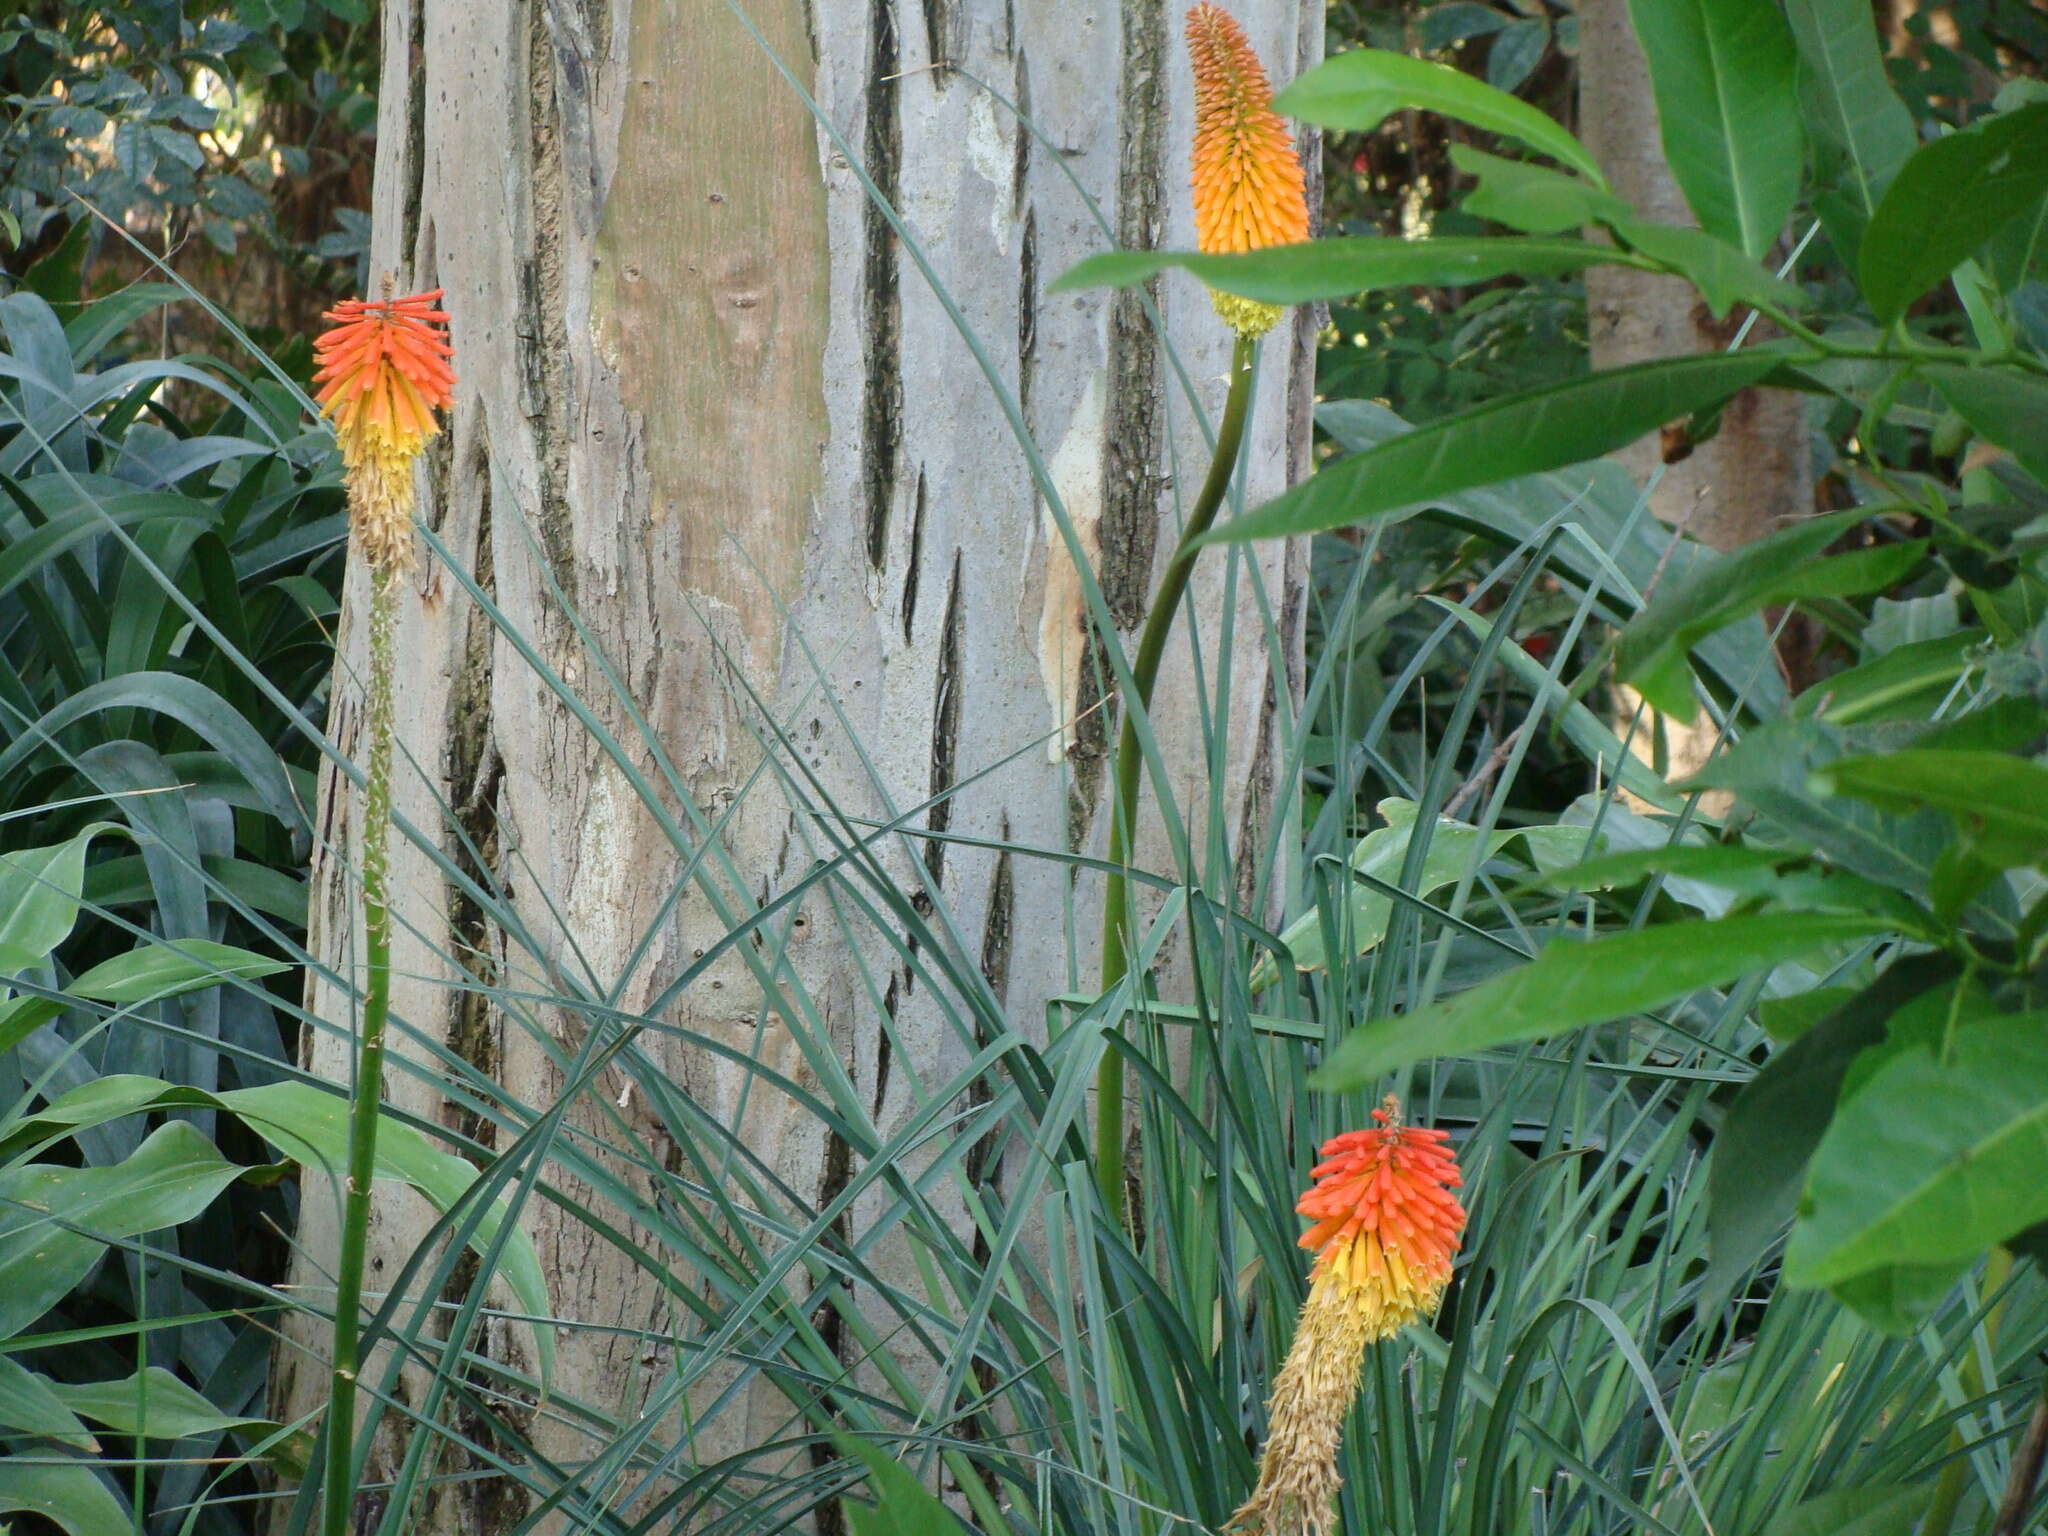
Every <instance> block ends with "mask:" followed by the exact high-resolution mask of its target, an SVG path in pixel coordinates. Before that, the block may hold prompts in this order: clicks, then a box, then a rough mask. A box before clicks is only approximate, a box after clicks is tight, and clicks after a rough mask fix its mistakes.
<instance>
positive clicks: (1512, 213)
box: [1451, 144, 1635, 235]
mask: <svg viewBox="0 0 2048 1536" xmlns="http://www.w3.org/2000/svg"><path fill="white" fill-rule="evenodd" d="M1451 164H1452V165H1454V166H1456V167H1457V168H1458V169H1459V170H1461V171H1463V172H1464V173H1465V174H1466V175H1467V176H1474V177H1477V178H1478V180H1479V185H1478V186H1476V187H1474V188H1473V189H1472V191H1471V192H1470V193H1468V194H1467V195H1466V197H1465V201H1464V204H1463V207H1464V209H1465V211H1466V212H1467V213H1469V214H1471V215H1472V216H1473V217H1474V218H1479V219H1491V220H1493V222H1494V223H1496V224H1505V225H1507V227H1508V228H1510V229H1519V230H1522V231H1524V232H1525V233H1528V234H1532V235H1556V234H1562V233H1563V232H1564V231H1566V230H1568V229H1584V228H1585V227H1586V226H1587V225H1589V224H1606V223H1611V222H1612V221H1614V220H1617V219H1630V218H1633V217H1634V216H1635V210H1634V209H1632V208H1630V207H1629V205H1628V204H1627V203H1625V202H1623V201H1622V200H1621V199H1620V198H1618V197H1616V196H1615V195H1614V194H1613V193H1612V192H1609V191H1607V190H1606V189H1605V188H1604V187H1598V186H1595V185H1594V184H1593V183H1592V182H1590V181H1587V180H1585V179H1584V178H1582V177H1578V176H1572V175H1568V174H1567V173H1565V172H1563V171H1553V170H1551V169H1550V168H1549V167H1548V166H1543V165H1530V164H1529V163H1528V162H1526V161H1522V160H1507V159H1503V158H1502V157H1501V156H1499V155H1489V154H1488V153H1486V151H1485V150H1483V149H1474V148H1473V147H1472V146H1471V145H1469V144H1453V145H1452V146H1451Z"/></svg>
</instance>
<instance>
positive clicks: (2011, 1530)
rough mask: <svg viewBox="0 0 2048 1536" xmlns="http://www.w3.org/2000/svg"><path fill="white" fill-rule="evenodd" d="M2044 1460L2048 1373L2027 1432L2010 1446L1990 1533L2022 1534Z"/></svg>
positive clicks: (2047, 1450)
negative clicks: (2009, 1466) (2002, 1491)
mask: <svg viewBox="0 0 2048 1536" xmlns="http://www.w3.org/2000/svg"><path fill="white" fill-rule="evenodd" d="M2043 1461H2048V1377H2044V1378H2043V1379H2042V1383H2041V1399H2040V1401H2039V1402H2037V1403H2035V1404H2034V1414H2033V1417H2032V1418H2030V1419H2028V1420H2027V1432H2026V1434H2025V1435H2023V1436H2022V1437H2021V1439H2020V1443H2019V1444H2018V1446H2016V1447H2015V1448H2014V1450H2013V1453H2012V1469H2011V1470H2010V1471H2009V1472H2007V1473H2006V1477H2005V1497H2004V1498H2002V1499H2000V1500H1999V1501H1998V1519H1997V1520H1996V1521H1994V1522H1993V1523H1992V1526H1991V1536H2025V1531H2026V1526H2027V1511H2028V1510H2029V1509H2030V1508H2032V1507H2033V1503H2034V1489H2035V1488H2036V1487H2038V1486H2039V1485H2040V1482H2041V1463H2042V1462H2043Z"/></svg>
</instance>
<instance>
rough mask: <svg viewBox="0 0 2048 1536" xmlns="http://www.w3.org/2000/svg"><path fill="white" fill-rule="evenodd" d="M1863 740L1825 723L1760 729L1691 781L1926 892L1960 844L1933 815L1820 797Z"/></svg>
mask: <svg viewBox="0 0 2048 1536" xmlns="http://www.w3.org/2000/svg"><path fill="white" fill-rule="evenodd" d="M1863 739H1864V738H1863V737H1862V736H1861V735H1858V734H1856V733H1855V732H1853V731H1852V730H1849V729H1845V728H1842V727H1838V726H1832V725H1829V724H1827V723H1825V722H1823V721H1819V720H1772V721H1768V722H1767V723H1765V724H1763V725H1760V726H1753V727H1751V728H1750V729H1749V730H1748V731H1746V732H1744V733H1743V736H1742V739H1741V740H1740V741H1737V742H1736V743H1735V744H1734V745H1733V746H1730V747H1726V748H1724V749H1723V750H1722V751H1721V752H1720V753H1718V754H1717V755H1716V756H1715V757H1713V758H1712V759H1711V760H1710V761H1709V762H1708V763H1707V764H1706V765H1705V766H1704V767H1702V768H1700V769H1699V770H1698V771H1697V772H1695V773H1694V774H1693V775H1692V777H1691V778H1690V779H1688V780H1687V781H1686V784H1687V786H1688V787H1691V788H1698V789H1726V790H1732V791H1733V792H1734V794H1735V796H1736V799H1737V801H1738V802H1739V803H1740V804H1741V805H1742V806H1743V807H1745V808H1746V809H1749V810H1754V811H1758V812H1761V813H1762V814H1763V815H1764V816H1766V817H1768V818H1769V819H1770V821H1771V822H1772V823H1774V824H1775V825H1776V826H1777V827H1778V828H1780V829H1781V830H1782V831H1783V832H1784V833H1786V834H1788V835H1789V836H1790V837H1791V838H1793V839H1794V840H1796V841H1797V842H1799V843H1800V844H1802V845H1804V846H1805V847H1808V848H1812V849H1815V850H1817V851H1819V852H1821V853H1823V854H1825V855H1826V856H1827V857H1828V858H1829V859H1830V860H1831V861H1833V862H1834V863H1835V864H1838V865H1840V866H1841V867H1843V868H1844V869H1848V870H1851V871H1853V872H1855V873H1856V874H1859V875H1862V876H1864V877H1865V878H1866V879H1870V880H1875V881H1877V882H1879V883H1880V884H1882V885H1888V886H1892V887H1894V888H1896V889H1897V890H1900V891H1904V892H1909V893H1923V892H1925V891H1926V890H1927V888H1928V883H1929V881H1930V879H1931V878H1932V876H1933V872H1934V864H1935V860H1936V859H1937V858H1939V857H1940V854H1941V850H1942V849H1943V848H1945V847H1947V846H1948V845H1949V844H1950V843H1951V842H1953V841H1954V835H1953V833H1952V832H1951V830H1950V828H1949V825H1948V823H1947V822H1946V820H1945V819H1944V818H1942V817H1940V816H1937V815H1934V814H1933V813H1931V812H1920V813H1917V814H1915V815H1912V816H1895V815H1892V814H1890V813H1888V812H1885V811H1881V810H1879V809H1878V808H1877V807H1875V806H1873V805H1868V804H1865V803H1863V802H1861V801H1857V800H1850V799H1844V798H1843V797H1842V796H1840V795H1833V794H1825V793H1820V792H1817V783H1816V779H1815V775H1816V773H1817V772H1818V771H1819V770H1821V769H1824V768H1826V767H1827V766H1829V765H1830V764H1832V763H1834V762H1836V761H1837V760H1839V759H1841V758H1843V757H1848V756H1854V755H1856V753H1857V752H1858V751H1859V749H1860V747H1861V745H1862V742H1863Z"/></svg>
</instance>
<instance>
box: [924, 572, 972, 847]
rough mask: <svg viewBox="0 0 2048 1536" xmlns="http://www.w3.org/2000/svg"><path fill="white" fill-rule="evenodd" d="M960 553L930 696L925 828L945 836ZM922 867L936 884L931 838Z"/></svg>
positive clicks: (957, 685)
mask: <svg viewBox="0 0 2048 1536" xmlns="http://www.w3.org/2000/svg"><path fill="white" fill-rule="evenodd" d="M960 570H961V562H960V551H959V550H957V549H956V550H954V551H953V573H952V575H951V576H949V577H948V578H947V579H946V608H945V618H944V619H943V620H942V621H941V624H940V634H939V669H938V680H937V682H936V684H935V691H934V694H933V698H932V751H931V763H932V766H931V781H930V782H931V798H932V799H933V800H934V801H935V802H937V803H936V804H934V805H933V806H932V808H931V812H930V814H929V816H928V817H927V818H926V821H925V825H926V826H927V827H929V828H930V829H931V830H932V831H934V832H941V833H943V832H945V831H946V830H947V829H948V828H949V827H951V826H952V825H953V802H952V801H951V800H950V799H945V798H941V797H942V796H945V795H946V794H947V793H948V791H950V790H951V789H952V787H953V774H954V772H955V765H956V764H957V762H958V760H959V754H960V706H961V695H962V693H963V692H964V691H965V689H964V687H963V679H962V678H961V675H960V653H961V648H962V647H963V646H964V645H965V643H966V640H967V630H966V624H967V619H966V615H965V614H964V613H963V612H962V611H961V606H960V594H961V587H962V585H963V584H962V582H961V579H960ZM924 865H925V868H926V869H927V870H929V871H930V872H931V877H932V884H933V885H938V884H940V883H941V882H942V881H943V880H944V879H945V874H946V845H945V843H944V842H942V841H941V840H940V839H938V838H932V839H931V840H929V841H928V842H926V844H925V846H924Z"/></svg>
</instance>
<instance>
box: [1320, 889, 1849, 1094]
mask: <svg viewBox="0 0 2048 1536" xmlns="http://www.w3.org/2000/svg"><path fill="white" fill-rule="evenodd" d="M1887 926H1888V925H1886V924H1884V923H1882V922H1880V921H1878V920H1876V919H1874V918H1870V917H1864V916H1861V915H1850V914H1836V913H1823V912H1779V913H1772V914H1770V915H1769V916H1764V917H1727V918H1722V919H1720V920H1718V921H1715V922H1699V923H1682V924H1674V925H1672V926H1670V927H1666V928H1647V929H1643V930H1641V931H1639V932H1634V933H1622V934H1616V935H1614V936H1613V937H1611V938H1604V939H1594V940H1592V941H1590V942H1583V941H1579V940H1575V939H1561V940H1556V941H1553V942H1552V943H1551V944H1550V945H1549V947H1548V948H1546V949H1545V950H1544V951H1543V952H1542V953H1541V954H1540V955H1538V956H1537V957H1536V958H1535V959H1534V960H1532V961H1530V962H1529V963H1528V964H1527V965H1524V966H1519V967H1517V968H1516V969H1514V970H1512V971H1509V972H1507V973H1506V974H1505V975H1502V976H1497V977H1495V978H1494V979H1493V980H1491V981H1487V982H1483V983H1481V984H1480V985H1479V986H1476V987H1473V988H1471V989H1470V990H1469V991H1465V992H1460V993H1459V994H1458V995H1457V996H1455V997H1452V998H1449V999H1447V1000H1445V1001H1441V1002H1436V1003H1431V1004H1429V1005H1428V1006H1427V1007H1423V1008H1418V1009H1416V1010H1414V1011H1413V1012H1411V1013H1405V1014H1400V1015H1397V1016H1395V1017H1392V1018H1385V1019H1376V1020H1374V1021H1373V1022H1372V1023H1370V1024H1367V1025H1365V1026H1364V1027H1363V1028H1361V1029H1357V1030H1354V1031H1352V1033H1351V1034H1350V1035H1349V1036H1347V1037H1346V1038H1345V1040H1344V1041H1343V1043H1342V1044H1341V1045H1339V1046H1338V1047H1337V1049H1336V1050H1335V1051H1334V1052H1333V1053H1332V1054H1331V1057H1330V1059H1329V1060H1328V1061H1327V1062H1326V1063H1324V1064H1323V1066H1321V1067H1320V1068H1318V1069H1317V1070H1316V1072H1315V1073H1314V1075H1313V1076H1312V1078H1311V1079H1310V1080H1311V1081H1312V1082H1313V1083H1314V1085H1315V1086H1316V1087H1318V1088H1322V1089H1325V1090H1339V1089H1350V1088H1362V1087H1365V1086H1367V1085H1369V1084H1371V1083H1372V1082H1374V1081H1375V1080H1376V1079H1377V1078H1378V1077H1379V1076H1380V1075H1381V1074H1382V1073H1386V1072H1391V1071H1394V1070H1396V1069H1398V1068H1400V1067H1405V1066H1410V1065H1412V1064H1414V1063H1415V1062H1418V1061H1425V1060H1428V1059H1429V1058H1431V1057H1436V1056H1463V1055H1469V1054H1471V1053H1472V1052H1474V1051H1481V1050H1487V1049H1490V1048H1492V1047H1494V1046H1499V1045H1510V1044H1514V1043H1517V1042H1519V1041H1523V1040H1536V1039H1541V1038H1543V1037H1545V1036H1549V1035H1558V1034H1563V1033H1564V1032H1565V1031H1566V1030H1571V1029H1577V1028H1578V1027H1580V1026H1581V1025H1585V1024H1599V1023H1603V1022H1605V1021H1607V1020H1609V1019H1617V1018H1622V1017H1625V1016H1627V1015H1630V1014H1635V1013H1641V1012H1643V1011H1645V1010H1647V1009H1652V1008H1661V1007H1664V1006H1666V1005H1667V1004H1670V1003H1674V1002H1677V1001H1678V1000H1679V999H1681V998H1684V997H1686V996H1689V995H1690V994H1692V993H1694V992H1697V991H1700V990H1701V989H1702V988H1706V987H1721V986H1726V985H1728V984H1729V983H1730V982H1734V981H1738V980H1740V979H1741V978H1742V977H1744V976H1747V975H1750V974H1752V973H1754V972H1758V971H1765V970H1769V969H1771V968H1772V967H1774V966H1777V965H1781V964H1783V963H1785V962H1786V961H1788V960H1799V959H1803V958H1805V957H1806V956H1809V955H1813V954H1817V953H1820V952H1822V951H1824V950H1827V949H1829V948H1832V947H1834V946H1836V945H1841V944H1847V943H1851V942H1853V941H1855V940H1857V939H1862V938H1869V937H1871V936H1873V935H1876V934H1879V933H1883V932H1885V931H1886V930H1887Z"/></svg>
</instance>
